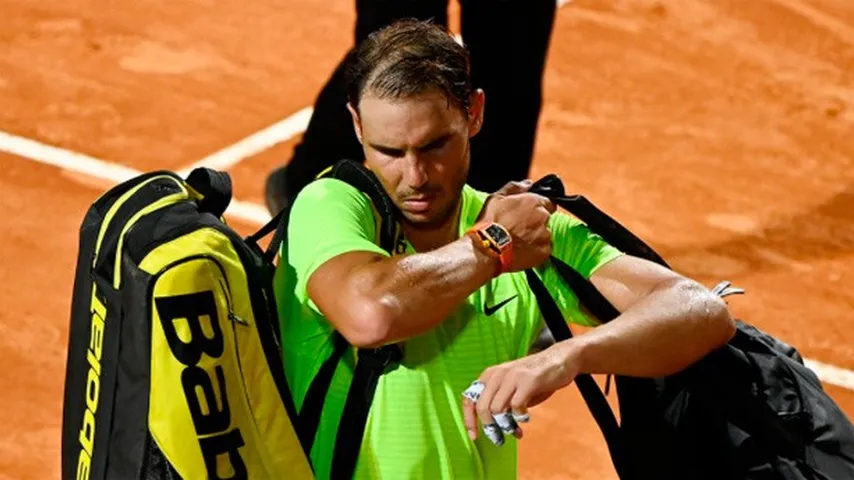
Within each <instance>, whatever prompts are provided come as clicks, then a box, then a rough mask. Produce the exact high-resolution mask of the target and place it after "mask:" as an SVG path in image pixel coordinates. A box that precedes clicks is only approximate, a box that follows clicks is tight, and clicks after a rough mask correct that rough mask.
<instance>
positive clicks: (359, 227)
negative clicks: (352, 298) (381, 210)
mask: <svg viewBox="0 0 854 480" xmlns="http://www.w3.org/2000/svg"><path fill="white" fill-rule="evenodd" d="M375 218H376V217H375V215H374V209H373V206H372V205H371V201H370V198H368V196H367V195H365V194H364V193H362V192H360V191H359V190H357V189H356V188H355V187H353V186H351V185H349V184H347V183H345V182H342V181H341V180H337V179H331V178H325V179H320V180H317V181H314V182H312V183H310V184H309V185H308V186H306V187H305V188H304V189H303V190H302V191H301V192H300V193H299V195H298V196H297V198H296V200H295V201H294V204H293V206H292V208H291V214H290V219H289V222H288V235H287V244H285V243H283V245H282V247H281V249H282V252H281V253H282V258H283V260H284V261H287V262H288V264H289V267H290V268H292V269H293V270H292V272H291V273H292V274H293V275H294V276H295V280H296V285H295V287H296V291H295V292H294V293H295V294H296V296H297V297H298V298H299V299H300V300H301V301H302V302H304V303H308V304H309V306H310V307H311V308H312V309H314V310H315V311H316V312H318V313H320V312H319V309H318V308H317V306H316V305H315V304H314V302H312V301H311V300H310V299H309V298H308V292H307V284H308V279H309V278H310V277H311V275H312V274H313V273H314V272H315V271H316V270H317V269H318V268H319V267H320V266H321V265H323V264H324V263H326V262H327V261H328V260H330V259H331V258H333V257H335V256H338V255H341V254H343V253H347V252H355V251H367V252H374V253H377V254H380V255H384V256H388V253H387V252H386V251H385V250H383V249H382V248H381V247H380V246H379V245H378V242H377V239H376V232H377V225H376V220H375ZM285 249H287V251H284V250H285Z"/></svg>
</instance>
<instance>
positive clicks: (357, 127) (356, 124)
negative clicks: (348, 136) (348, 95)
mask: <svg viewBox="0 0 854 480" xmlns="http://www.w3.org/2000/svg"><path fill="white" fill-rule="evenodd" d="M347 110H350V116H351V117H353V129H354V130H355V131H356V138H358V139H359V143H362V122H361V120H359V112H357V111H356V109H355V108H353V105H352V104H351V103H350V102H347Z"/></svg>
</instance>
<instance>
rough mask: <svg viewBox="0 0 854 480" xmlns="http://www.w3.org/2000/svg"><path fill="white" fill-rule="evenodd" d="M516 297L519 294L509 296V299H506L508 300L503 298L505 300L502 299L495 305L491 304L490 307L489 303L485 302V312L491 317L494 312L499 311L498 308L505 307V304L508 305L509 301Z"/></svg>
mask: <svg viewBox="0 0 854 480" xmlns="http://www.w3.org/2000/svg"><path fill="white" fill-rule="evenodd" d="M516 297H517V295H513V296H512V297H510V298H508V299H506V300H503V301H501V302H499V303H496V304H495V305H493V306H491V307H490V306H489V305H487V304H483V313H485V314H486V316H487V317H490V316H492V314H493V313H495V312H497V311H498V309H500V308H501V307H503V306H504V305H507V304H508V303H510V302H511V301H512V300H513V299H515V298H516Z"/></svg>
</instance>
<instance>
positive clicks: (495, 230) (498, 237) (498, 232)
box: [486, 224, 510, 247]
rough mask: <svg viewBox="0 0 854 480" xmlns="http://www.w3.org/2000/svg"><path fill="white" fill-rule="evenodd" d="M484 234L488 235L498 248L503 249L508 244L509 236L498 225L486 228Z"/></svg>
mask: <svg viewBox="0 0 854 480" xmlns="http://www.w3.org/2000/svg"><path fill="white" fill-rule="evenodd" d="M486 234H487V235H489V236H490V237H491V238H492V239H493V240H494V241H495V243H496V244H497V245H498V246H499V247H503V246H505V245H507V244H508V243H510V235H508V234H507V231H506V230H504V229H503V228H501V227H499V226H498V225H495V224H492V225H490V226H488V227H486Z"/></svg>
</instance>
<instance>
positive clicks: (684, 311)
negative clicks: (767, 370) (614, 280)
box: [563, 280, 735, 377]
mask: <svg viewBox="0 0 854 480" xmlns="http://www.w3.org/2000/svg"><path fill="white" fill-rule="evenodd" d="M734 333H735V325H734V323H733V321H732V319H731V317H730V315H729V312H728V310H727V308H726V304H725V303H724V302H723V301H722V300H721V299H720V298H718V297H717V296H716V295H714V294H713V293H711V292H709V291H708V290H706V289H705V288H703V287H702V286H700V285H698V284H696V283H694V282H692V281H686V280H681V281H676V282H671V283H669V284H666V285H663V286H661V287H660V288H657V289H656V290H654V291H653V292H652V293H651V294H650V295H648V296H647V297H645V298H644V299H642V300H641V301H639V302H638V303H637V304H636V305H634V306H632V307H631V308H630V309H628V310H627V311H626V312H624V313H623V314H622V315H620V316H619V317H617V318H616V319H615V320H613V321H611V322H609V323H607V324H604V325H601V326H599V327H596V328H594V329H592V330H590V331H589V332H587V333H585V334H583V335H580V336H578V337H576V338H574V339H572V340H570V341H568V342H565V343H566V345H564V346H563V347H564V348H568V349H570V350H573V351H572V354H573V355H571V357H572V358H573V359H574V360H573V361H577V362H578V367H579V369H580V371H581V372H582V373H610V374H616V375H626V376H634V377H658V376H664V375H671V374H673V373H676V372H678V371H680V370H682V369H684V368H686V367H688V366H689V365H691V364H692V363H694V362H695V361H697V360H699V359H700V358H702V357H703V356H704V355H706V354H707V353H709V352H710V351H712V350H714V349H715V348H718V347H720V346H721V345H723V344H725V343H726V342H727V341H729V340H730V338H732V335H733V334H734Z"/></svg>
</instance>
